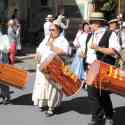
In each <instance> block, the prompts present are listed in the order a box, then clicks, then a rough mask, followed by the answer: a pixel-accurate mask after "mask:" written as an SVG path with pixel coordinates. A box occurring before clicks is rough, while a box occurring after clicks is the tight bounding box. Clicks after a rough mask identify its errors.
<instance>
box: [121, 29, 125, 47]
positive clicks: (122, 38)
mask: <svg viewBox="0 0 125 125" xmlns="http://www.w3.org/2000/svg"><path fill="white" fill-rule="evenodd" d="M121 40H122V48H125V32H123V31H121Z"/></svg>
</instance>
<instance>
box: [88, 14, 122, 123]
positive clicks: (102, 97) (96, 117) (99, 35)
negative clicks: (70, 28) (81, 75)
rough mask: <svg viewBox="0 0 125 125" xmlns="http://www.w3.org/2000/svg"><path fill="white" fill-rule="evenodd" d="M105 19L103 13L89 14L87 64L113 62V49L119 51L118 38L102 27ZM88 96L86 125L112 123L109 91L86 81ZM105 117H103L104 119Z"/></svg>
mask: <svg viewBox="0 0 125 125" xmlns="http://www.w3.org/2000/svg"><path fill="white" fill-rule="evenodd" d="M104 24H106V20H105V19H104V16H103V13H101V12H93V13H91V16H90V26H91V29H92V31H93V35H92V36H91V38H90V40H89V42H88V49H87V57H86V62H87V63H88V65H90V64H92V63H93V62H94V61H95V60H97V59H98V60H101V61H103V62H105V63H108V64H112V65H113V64H114V63H115V58H114V55H115V51H120V45H119V42H118V38H117V36H116V34H115V33H114V32H109V31H107V28H105V27H104ZM87 90H88V98H89V101H90V108H91V111H92V119H91V122H90V123H89V124H88V125H97V124H98V125H101V124H102V123H103V122H104V121H105V125H113V106H112V101H111V99H110V95H109V91H106V90H101V93H100V90H99V89H97V88H95V87H94V86H93V85H92V83H87ZM104 117H105V119H104Z"/></svg>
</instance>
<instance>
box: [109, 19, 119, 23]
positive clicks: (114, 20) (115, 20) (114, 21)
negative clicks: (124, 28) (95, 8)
mask: <svg viewBox="0 0 125 125" xmlns="http://www.w3.org/2000/svg"><path fill="white" fill-rule="evenodd" d="M110 23H118V19H117V18H114V19H111V20H110V21H108V24H110Z"/></svg>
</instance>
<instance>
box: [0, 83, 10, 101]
mask: <svg viewBox="0 0 125 125" xmlns="http://www.w3.org/2000/svg"><path fill="white" fill-rule="evenodd" d="M0 96H1V97H4V98H8V99H9V97H10V94H9V87H8V86H6V85H2V84H0Z"/></svg>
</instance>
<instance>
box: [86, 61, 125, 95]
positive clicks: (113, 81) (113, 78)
mask: <svg viewBox="0 0 125 125" xmlns="http://www.w3.org/2000/svg"><path fill="white" fill-rule="evenodd" d="M86 82H87V83H88V84H89V85H92V86H95V87H96V88H99V89H103V90H109V91H111V92H114V93H117V94H120V95H125V71H124V70H122V69H120V68H117V67H115V66H113V65H110V64H107V63H104V62H102V61H99V60H96V61H95V62H94V63H93V64H91V65H90V68H89V71H88V74H87V81H86Z"/></svg>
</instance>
